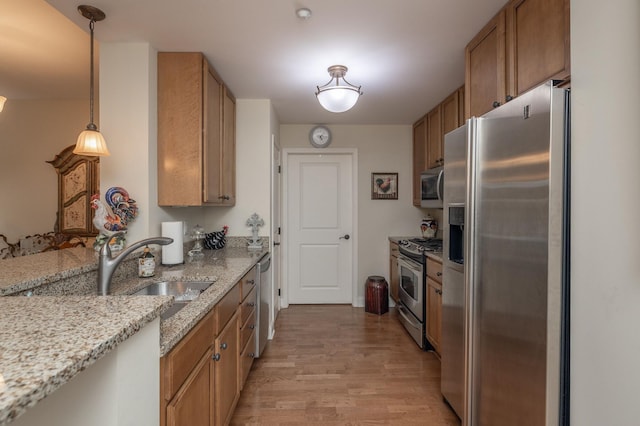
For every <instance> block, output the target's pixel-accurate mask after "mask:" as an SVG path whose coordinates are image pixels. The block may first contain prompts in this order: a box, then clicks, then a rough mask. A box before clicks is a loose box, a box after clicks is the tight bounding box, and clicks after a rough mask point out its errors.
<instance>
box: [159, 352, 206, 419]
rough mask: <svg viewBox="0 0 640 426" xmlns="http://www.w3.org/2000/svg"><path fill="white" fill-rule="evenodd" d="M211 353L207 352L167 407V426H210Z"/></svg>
mask: <svg viewBox="0 0 640 426" xmlns="http://www.w3.org/2000/svg"><path fill="white" fill-rule="evenodd" d="M211 354H212V351H211V350H209V351H207V352H206V353H205V354H204V356H203V357H202V358H201V359H200V362H199V363H198V365H197V366H196V368H195V369H194V370H193V371H192V373H191V375H189V377H188V378H187V380H186V381H185V383H184V384H183V385H182V387H181V388H180V390H179V391H178V393H177V394H176V395H175V397H174V398H173V399H172V400H171V402H170V403H169V405H167V410H166V415H167V418H166V424H167V426H180V425H189V426H210V424H211V419H212V418H214V404H213V395H212V389H213V380H214V371H213V370H214V369H213V362H212V360H211Z"/></svg>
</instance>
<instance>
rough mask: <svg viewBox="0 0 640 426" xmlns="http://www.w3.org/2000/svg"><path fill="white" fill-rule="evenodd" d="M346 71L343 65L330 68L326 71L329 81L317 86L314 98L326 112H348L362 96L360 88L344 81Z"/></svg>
mask: <svg viewBox="0 0 640 426" xmlns="http://www.w3.org/2000/svg"><path fill="white" fill-rule="evenodd" d="M347 69H348V68H347V67H345V66H344V65H332V66H330V67H329V68H328V69H327V71H328V72H329V75H330V76H331V80H329V82H328V83H327V84H325V85H324V86H322V87H319V86H318V91H317V92H316V97H317V98H318V102H320V105H322V107H323V108H324V109H326V110H327V111H330V112H336V113H339V112H345V111H349V110H350V109H351V108H353V106H354V105H355V104H356V103H357V102H358V99H359V98H360V95H362V91H361V90H360V86H354V85H353V84H351V83H349V82H348V81H347V80H345V79H344V75H345V74H346V73H347ZM340 80H342V82H341V81H340Z"/></svg>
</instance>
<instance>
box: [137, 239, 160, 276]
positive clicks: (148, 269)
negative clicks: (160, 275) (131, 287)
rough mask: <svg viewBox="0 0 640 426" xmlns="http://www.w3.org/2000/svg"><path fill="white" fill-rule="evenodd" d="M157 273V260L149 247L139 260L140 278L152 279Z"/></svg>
mask: <svg viewBox="0 0 640 426" xmlns="http://www.w3.org/2000/svg"><path fill="white" fill-rule="evenodd" d="M155 273H156V258H155V256H154V255H153V254H152V253H151V250H149V246H146V247H145V248H144V252H143V253H142V255H140V257H139V258H138V276H139V277H141V278H147V277H152V276H154V274H155Z"/></svg>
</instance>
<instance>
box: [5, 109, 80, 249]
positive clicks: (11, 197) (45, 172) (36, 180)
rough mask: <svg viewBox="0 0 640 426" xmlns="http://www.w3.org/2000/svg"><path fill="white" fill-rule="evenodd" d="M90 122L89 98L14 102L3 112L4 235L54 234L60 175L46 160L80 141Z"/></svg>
mask: <svg viewBox="0 0 640 426" xmlns="http://www.w3.org/2000/svg"><path fill="white" fill-rule="evenodd" d="M88 122H89V102H88V100H85V99H68V100H15V99H9V100H8V101H7V103H6V105H5V107H4V110H3V111H2V112H1V113H0V153H1V154H0V200H2V201H1V202H0V205H1V207H0V234H4V235H5V236H6V237H7V238H8V239H9V241H10V242H12V243H14V242H16V241H17V240H18V238H19V237H23V236H25V235H32V234H35V233H44V232H50V231H53V229H54V226H55V223H56V213H57V211H58V175H57V173H56V170H55V169H54V167H53V166H52V165H51V164H48V163H46V161H51V160H53V159H54V157H55V156H56V154H58V153H59V152H60V151H62V150H63V149H65V148H66V147H68V146H69V145H73V144H75V143H76V139H77V138H78V134H80V132H81V131H82V130H84V128H85V127H86V126H87V123H88Z"/></svg>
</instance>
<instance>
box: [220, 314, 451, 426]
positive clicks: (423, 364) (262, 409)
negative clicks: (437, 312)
mask: <svg viewBox="0 0 640 426" xmlns="http://www.w3.org/2000/svg"><path fill="white" fill-rule="evenodd" d="M231 424H232V425H304V424H321V425H378V424H383V425H434V426H436V425H459V424H460V421H459V420H458V418H457V417H456V415H455V414H454V413H453V411H452V410H451V408H450V407H449V406H448V405H447V404H446V403H445V402H443V400H442V395H441V394H440V361H439V360H438V358H437V357H436V356H435V355H434V354H433V353H430V352H423V351H421V350H420V349H419V348H418V347H417V345H416V344H415V343H414V342H413V341H412V340H411V338H410V337H409V335H408V334H407V333H406V332H405V330H404V329H403V328H402V327H401V325H400V324H399V322H398V318H397V313H396V312H395V310H394V309H392V310H391V311H390V312H389V313H386V314H384V315H376V314H370V313H365V311H364V309H363V308H353V307H351V306H347V305H294V306H290V307H289V308H288V309H283V310H282V311H280V314H279V317H278V320H277V322H276V334H275V338H274V339H273V340H271V341H269V343H268V344H267V347H266V349H265V351H264V353H263V355H262V357H261V358H259V359H257V360H255V362H254V365H253V368H252V370H251V373H250V375H249V378H248V380H247V382H246V384H245V388H244V390H243V391H242V394H241V397H240V401H239V402H238V405H237V408H236V410H235V413H234V416H233V419H232V421H231Z"/></svg>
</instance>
